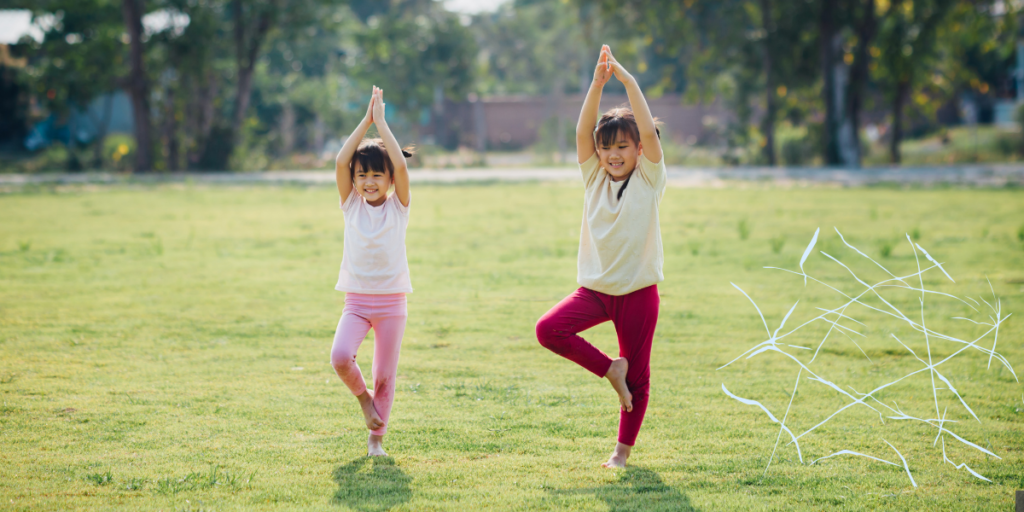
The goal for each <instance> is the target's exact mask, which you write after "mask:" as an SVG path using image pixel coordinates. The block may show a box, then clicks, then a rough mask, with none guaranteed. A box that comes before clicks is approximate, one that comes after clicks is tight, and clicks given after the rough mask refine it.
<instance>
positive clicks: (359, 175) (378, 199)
mask: <svg viewBox="0 0 1024 512" xmlns="http://www.w3.org/2000/svg"><path fill="white" fill-rule="evenodd" d="M354 175H355V179H354V180H353V181H352V185H353V186H354V187H355V188H356V193H357V194H359V195H361V196H363V198H364V199H366V202H367V203H370V206H380V205H382V204H384V200H385V199H387V198H388V188H389V187H390V186H391V176H390V175H389V174H388V173H387V172H386V171H383V170H375V169H369V170H365V169H363V167H362V166H361V165H359V162H356V164H355V173H354Z"/></svg>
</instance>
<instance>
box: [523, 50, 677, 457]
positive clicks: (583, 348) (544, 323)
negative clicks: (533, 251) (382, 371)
mask: <svg viewBox="0 0 1024 512" xmlns="http://www.w3.org/2000/svg"><path fill="white" fill-rule="evenodd" d="M613 75H614V76H615V78H617V79H618V80H619V81H621V82H622V83H623V85H625V86H626V93H627V94H628V95H629V103H630V106H631V107H632V110H631V109H629V108H616V109H612V110H610V111H608V112H607V113H605V114H604V115H603V116H601V119H600V121H599V120H598V119H597V114H598V108H599V106H600V103H601V89H602V88H603V87H604V84H605V83H607V82H608V80H609V79H610V78H611V77H612V76H613ZM595 125H596V131H595ZM658 137H659V133H658V129H657V127H656V125H655V120H654V118H653V117H652V116H651V111H650V109H649V108H648V107H647V101H646V100H645V99H644V96H643V93H642V92H641V91H640V87H639V86H638V85H637V82H636V79H635V78H633V76H632V75H630V74H629V73H628V72H627V71H626V70H625V69H624V68H623V67H622V66H621V65H619V63H618V62H617V61H616V60H615V58H614V57H613V56H612V53H611V49H609V48H608V46H607V45H605V46H604V47H602V48H601V57H600V58H599V59H598V63H597V69H596V70H595V71H594V81H593V82H592V83H591V85H590V90H589V91H588V92H587V98H586V100H585V101H584V103H583V111H582V112H580V120H579V123H577V125H576V154H577V157H578V162H579V164H580V171H581V172H582V174H583V183H584V185H585V186H586V192H585V194H584V203H583V227H582V228H581V229H580V251H579V261H578V274H577V281H578V282H579V284H580V286H581V288H579V289H578V290H576V291H575V292H574V293H573V294H572V295H569V296H568V297H566V298H565V299H564V300H562V302H559V303H558V305H556V306H555V307H553V308H551V310H550V311H548V312H547V313H546V314H545V315H544V316H542V317H541V319H540V320H539V321H538V322H537V339H538V340H539V341H540V344H541V345H543V346H544V347H546V348H548V349H549V350H551V351H552V352H554V353H556V354H558V355H561V356H562V357H565V358H566V359H569V360H570V361H573V362H575V363H576V364H578V365H580V366H582V367H583V368H586V369H587V370H590V371H591V372H592V373H593V374H594V375H597V376H598V377H604V378H606V379H608V380H609V381H610V382H611V384H612V387H613V388H615V391H616V392H617V393H618V394H619V403H620V404H621V411H620V415H619V438H618V443H617V444H616V445H615V451H614V452H612V455H611V457H610V458H609V459H608V462H605V463H604V464H602V466H604V467H608V468H613V467H614V468H621V467H625V465H626V459H627V458H629V454H630V450H631V449H632V448H633V444H635V443H636V436H637V434H638V433H639V432H640V425H641V424H642V423H643V421H644V413H645V412H646V411H647V397H648V391H649V388H650V378H651V369H650V361H651V341H652V340H653V338H654V328H655V326H656V325H657V323H658V302H659V300H658V287H657V286H656V283H659V282H661V281H662V280H664V276H663V275H662V261H663V256H662V248H661V230H660V227H659V224H658V205H659V204H660V202H661V198H662V196H663V195H664V192H665V178H666V173H665V162H664V159H663V158H662V152H661V142H660V141H659V139H658ZM627 187H628V189H629V190H627ZM608 320H611V321H612V323H613V324H614V325H615V332H616V334H617V335H618V338H619V358H618V359H612V358H611V357H609V356H608V355H607V354H605V353H604V352H601V351H600V350H598V349H597V347H595V346H593V345H591V344H590V343H588V342H587V341H586V340H584V339H583V338H581V337H579V336H578V335H577V333H579V332H581V331H584V330H587V329H589V328H591V327H593V326H595V325H597V324H600V323H602V322H606V321H608Z"/></svg>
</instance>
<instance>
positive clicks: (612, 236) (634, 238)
mask: <svg viewBox="0 0 1024 512" xmlns="http://www.w3.org/2000/svg"><path fill="white" fill-rule="evenodd" d="M600 162H601V161H600V160H599V159H598V157H597V154H596V153H595V154H594V155H593V156H591V157H590V158H589V159H587V161H586V162H584V163H582V164H580V171H581V172H582V173H583V184H584V186H585V187H586V192H585V193H584V196H583V227H582V228H580V251H579V259H578V262H577V269H578V271H577V272H578V273H577V276H576V281H577V282H578V283H579V284H580V286H583V287H584V288H589V289H591V290H595V291H598V292H601V293H606V294H608V295H626V294H628V293H632V292H635V291H637V290H639V289H641V288H646V287H648V286H650V285H652V284H656V283H660V282H661V281H663V280H665V276H664V274H663V273H662V267H663V264H664V259H665V258H664V254H663V251H662V246H661V227H660V222H659V219H658V206H659V205H660V204H661V198H662V196H664V195H665V181H666V178H667V173H666V171H665V157H664V155H663V156H662V158H661V161H660V162H658V163H653V162H651V161H650V160H648V159H647V157H645V156H643V155H640V156H639V158H638V159H637V166H636V169H635V170H634V171H633V175H632V176H631V177H630V178H629V186H627V187H626V191H625V192H623V193H622V200H621V201H620V200H619V199H618V194H619V189H621V188H622V184H623V183H625V182H626V181H625V180H623V181H618V182H616V181H612V177H611V175H610V174H608V172H607V171H605V170H604V168H603V167H601V163H600Z"/></svg>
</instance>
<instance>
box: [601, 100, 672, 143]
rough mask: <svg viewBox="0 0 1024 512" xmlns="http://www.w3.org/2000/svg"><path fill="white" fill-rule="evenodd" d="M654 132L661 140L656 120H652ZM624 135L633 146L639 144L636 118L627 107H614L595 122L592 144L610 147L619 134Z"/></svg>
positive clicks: (638, 129)
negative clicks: (595, 127)
mask: <svg viewBox="0 0 1024 512" xmlns="http://www.w3.org/2000/svg"><path fill="white" fill-rule="evenodd" d="M654 122H655V126H654V131H655V133H657V135H658V138H659V139H660V138H661V130H660V129H659V128H658V126H657V122H658V118H654ZM620 133H622V134H624V135H625V136H626V137H627V138H628V139H629V140H631V141H633V143H634V144H640V128H639V127H637V125H636V117H634V116H633V110H632V109H631V108H629V107H615V108H613V109H611V110H609V111H608V112H605V113H604V115H602V116H601V119H599V120H598V121H597V131H596V132H595V133H594V142H595V143H596V144H597V147H602V146H611V145H612V144H614V143H615V139H616V138H618V136H619V134H620Z"/></svg>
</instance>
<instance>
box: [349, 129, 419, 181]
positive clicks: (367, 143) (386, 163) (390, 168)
mask: <svg viewBox="0 0 1024 512" xmlns="http://www.w3.org/2000/svg"><path fill="white" fill-rule="evenodd" d="M402 154H403V155H404V156H405V157H406V158H409V157H411V156H412V155H413V148H412V147H405V148H402ZM356 162H359V168H360V169H364V170H367V171H382V172H384V173H385V174H390V175H392V176H394V174H395V164H393V163H391V157H390V156H388V149H387V148H386V147H385V146H384V140H383V139H363V140H362V141H360V142H359V147H358V148H356V153H355V154H354V155H352V160H351V161H349V163H348V172H349V176H350V177H351V178H352V179H355V176H356Z"/></svg>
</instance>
